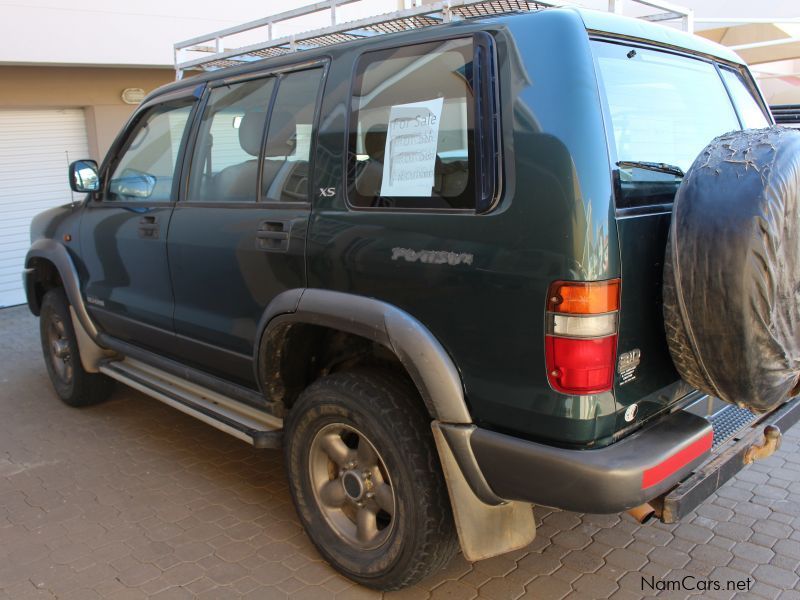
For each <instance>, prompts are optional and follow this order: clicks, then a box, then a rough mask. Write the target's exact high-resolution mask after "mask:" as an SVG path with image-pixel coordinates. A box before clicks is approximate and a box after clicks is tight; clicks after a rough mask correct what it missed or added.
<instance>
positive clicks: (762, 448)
mask: <svg viewBox="0 0 800 600" xmlns="http://www.w3.org/2000/svg"><path fill="white" fill-rule="evenodd" d="M780 447H781V430H780V429H778V428H777V427H775V426H774V425H767V426H766V427H765V428H764V439H763V440H762V441H761V444H753V445H752V446H750V447H749V448H748V449H747V451H746V452H745V453H744V464H746V465H751V464H753V463H754V462H756V461H757V460H761V459H762V458H767V457H770V456H772V455H773V454H774V453H775V451H776V450H777V449H778V448H780Z"/></svg>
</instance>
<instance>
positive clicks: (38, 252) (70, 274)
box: [24, 238, 98, 341]
mask: <svg viewBox="0 0 800 600" xmlns="http://www.w3.org/2000/svg"><path fill="white" fill-rule="evenodd" d="M37 259H40V260H46V261H48V262H50V263H51V264H52V265H53V266H54V267H55V268H56V270H57V271H58V274H59V276H60V277H61V283H62V285H63V286H64V293H66V295H67V299H68V300H69V303H70V305H71V306H72V308H73V310H74V311H75V314H76V315H77V317H78V320H79V321H80V323H81V325H82V326H83V328H84V329H85V330H86V333H87V334H88V335H89V337H90V338H91V339H92V340H93V341H94V340H96V339H97V333H98V332H97V327H95V324H94V322H93V321H92V319H91V317H90V316H89V313H88V312H87V310H86V304H85V303H84V301H83V296H82V295H81V287H80V279H79V278H78V271H77V269H76V268H75V263H74V262H73V261H72V258H71V257H70V255H69V252H68V251H67V249H66V248H65V247H64V246H63V245H62V244H59V243H58V242H56V241H55V240H52V239H47V238H40V239H38V240H36V241H34V242H33V244H31V247H30V250H28V254H27V255H26V256H25V272H24V277H25V292H26V293H27V295H28V306H29V307H30V308H31V311H34V309H35V307H37V306H38V301H37V300H36V298H35V290H34V280H33V278H34V277H35V265H36V261H37ZM32 294H33V295H34V296H33V298H32V296H31V295H32ZM34 314H37V313H36V312H34Z"/></svg>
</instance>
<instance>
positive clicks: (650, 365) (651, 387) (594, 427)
mask: <svg viewBox="0 0 800 600" xmlns="http://www.w3.org/2000/svg"><path fill="white" fill-rule="evenodd" d="M587 30H588V31H587ZM478 31H486V32H489V33H490V34H491V35H492V36H493V39H494V44H495V48H496V53H497V68H498V72H497V80H498V82H499V98H500V115H501V130H502V131H501V133H502V138H501V149H502V175H501V182H502V186H501V191H500V198H499V201H498V203H497V206H496V208H495V209H494V210H492V211H490V212H488V213H487V214H483V215H477V214H469V213H451V214H442V213H436V214H434V213H430V212H427V213H426V212H398V211H395V212H392V211H385V210H354V209H352V208H351V207H349V205H348V203H347V198H346V189H347V186H346V182H345V181H344V180H343V177H344V174H345V172H346V168H345V164H346V156H345V154H346V139H347V131H348V127H349V123H348V119H349V106H350V94H351V82H352V78H353V65H354V64H355V62H356V60H357V59H358V57H359V56H360V55H361V54H362V53H363V52H366V51H371V50H377V49H381V48H388V47H393V46H397V45H407V44H413V43H418V42H425V41H430V40H432V39H441V38H442V37H458V36H469V35H472V34H473V33H475V32H478ZM596 32H605V33H606V34H608V35H609V36H611V37H614V38H620V37H628V38H635V39H637V40H652V41H653V42H655V43H656V44H662V45H668V46H671V47H682V48H684V49H685V50H686V51H688V52H690V53H703V54H705V55H708V56H711V55H713V56H718V57H720V58H722V59H724V60H726V61H731V62H735V61H737V60H738V59H737V58H736V57H735V56H734V55H732V54H731V53H730V52H729V51H727V50H725V49H722V48H721V47H719V46H716V45H714V44H711V43H710V42H706V41H704V40H700V39H698V38H695V37H692V36H687V35H685V34H680V33H678V32H674V33H673V32H670V31H669V30H665V29H664V28H661V27H657V26H654V25H652V24H649V23H643V22H642V21H635V20H630V19H624V18H620V17H617V16H613V15H607V14H602V13H592V12H587V11H576V10H572V9H553V10H545V11H542V12H538V13H531V14H522V15H508V16H503V17H498V18H492V19H485V20H470V21H463V22H458V23H452V24H449V25H445V26H441V27H432V28H428V29H425V30H419V31H416V32H410V33H405V34H397V35H386V36H378V37H376V38H373V39H371V40H369V41H363V42H358V43H347V44H341V45H339V46H334V47H329V48H325V49H319V50H310V51H306V52H302V53H299V54H297V55H290V56H284V57H281V58H277V59H270V60H269V61H265V62H264V63H263V64H268V65H270V66H273V65H274V66H276V67H278V66H281V65H287V66H288V65H292V64H296V63H300V62H307V61H311V60H315V59H321V58H325V59H327V61H328V65H329V70H328V73H327V78H326V81H325V84H324V94H323V96H322V100H321V115H322V118H320V120H319V122H320V126H319V130H318V138H317V146H316V154H315V156H314V165H315V166H314V172H313V177H312V181H311V189H312V190H314V191H316V190H319V189H323V188H324V189H327V188H335V190H336V193H335V194H334V195H332V196H331V197H324V196H323V195H319V196H318V195H317V194H313V203H312V205H311V207H310V210H309V211H307V212H306V213H303V212H302V211H301V212H300V213H298V214H295V213H292V214H291V215H289V216H290V217H293V218H294V217H298V218H301V220H303V223H301V226H300V227H299V229H301V230H302V231H303V236H304V238H303V239H304V243H305V264H303V263H302V256H303V249H302V246H298V247H293V250H292V253H291V257H290V258H291V260H292V261H293V262H292V264H291V265H288V264H287V265H285V268H282V269H278V268H277V267H275V266H274V265H275V257H272V258H273V260H272V263H273V266H271V267H269V268H266V267H265V268H264V269H263V273H264V275H263V276H265V277H267V276H270V269H272V270H273V272H274V273H277V274H278V275H280V277H282V278H283V279H282V280H280V281H278V283H280V284H281V285H272V286H265V285H261V284H259V283H258V282H257V281H256V282H249V283H248V282H247V281H244V280H242V281H239V282H238V283H237V286H238V287H237V288H236V289H237V290H238V291H237V293H240V294H244V295H246V294H247V293H249V292H248V291H247V290H257V291H259V294H260V296H259V299H258V300H259V302H258V303H256V304H254V303H253V302H248V303H247V314H246V315H244V316H245V317H246V319H245V323H246V325H247V327H251V326H252V327H255V324H256V322H257V321H258V319H257V311H258V309H259V308H260V307H263V305H264V303H265V302H267V301H268V298H267V296H269V294H271V293H277V292H278V291H280V288H282V287H291V286H300V287H303V286H304V287H308V288H322V289H327V290H334V291H340V292H347V293H351V294H357V295H361V296H367V297H372V298H377V299H379V300H382V301H384V302H386V303H389V304H392V305H395V306H397V307H399V308H401V309H402V310H404V311H407V312H408V313H410V314H411V315H413V316H414V317H415V318H416V319H418V320H419V321H420V322H421V323H422V324H423V325H425V326H426V327H427V328H428V329H429V330H430V331H431V332H432V333H433V335H434V336H435V337H436V338H437V339H438V340H439V342H440V343H441V344H442V346H443V347H444V348H445V349H446V351H447V352H448V354H449V355H450V357H451V358H452V360H453V362H454V363H455V365H456V367H457V369H458V370H459V372H460V375H461V377H462V381H463V386H464V390H465V396H466V398H467V402H468V405H469V410H470V412H471V415H472V418H473V419H474V421H475V422H476V424H478V425H480V426H482V427H485V428H488V429H493V430H495V431H500V432H505V433H511V434H513V435H517V436H519V437H524V438H528V439H534V440H541V441H544V442H548V443H552V444H556V445H561V446H567V447H592V446H600V445H605V444H608V443H610V442H612V441H613V440H614V439H615V436H617V435H619V433H620V432H621V431H623V430H626V428H628V429H629V424H628V423H626V422H625V420H624V418H623V414H624V412H625V409H626V407H627V406H628V405H629V404H631V403H634V402H636V403H639V404H640V410H639V418H638V419H637V423H638V424H642V423H644V422H645V421H647V420H648V419H650V418H653V417H655V416H657V415H659V414H661V413H663V412H664V411H665V409H666V407H667V406H668V405H670V404H671V403H673V402H675V401H677V400H679V399H680V398H681V397H684V396H685V395H686V394H687V393H689V392H691V390H690V389H689V388H687V387H686V386H685V385H684V384H682V383H681V382H680V378H679V376H678V374H677V373H676V372H675V369H674V367H673V365H672V362H671V360H670V357H669V353H668V349H667V345H666V340H665V338H664V332H663V325H662V319H661V307H660V286H661V268H662V266H663V258H664V247H665V244H666V238H667V232H668V228H669V221H670V215H669V213H668V212H664V211H662V212H661V213H660V214H644V215H639V216H631V217H630V218H625V219H622V218H618V215H617V212H616V210H615V205H614V187H613V179H612V168H611V159H610V157H609V142H608V137H607V125H606V123H605V117H604V109H603V101H602V99H601V97H600V92H599V87H598V81H597V75H596V70H595V64H594V59H593V53H592V48H591V44H590V36H591V35H593V34H594V33H596ZM260 64H262V63H253V64H251V65H247V66H244V67H237V68H235V69H228V70H225V71H223V72H219V73H207V74H204V75H200V76H198V77H195V78H192V79H191V80H189V81H183V82H176V83H173V84H170V85H168V86H165V87H164V88H162V89H161V90H158V91H156V92H154V94H153V95H151V98H152V97H155V96H158V95H161V94H164V93H170V92H175V91H178V90H181V89H187V88H192V87H196V86H198V85H200V84H202V83H203V82H205V81H209V80H214V79H217V78H220V77H221V76H222V77H229V76H236V75H239V74H242V73H246V72H248V71H251V70H254V69H257V68H259V65H260ZM262 68H263V67H262ZM120 143H121V142H120V140H118V141H117V142H116V143H115V145H114V146H113V147H112V150H111V154H113V152H114V151H115V148H117V147H119V144H120ZM101 171H102V168H101ZM82 210H83V211H84V212H85V215H84V219H83V223H82V226H81V230H80V231H81V237H82V238H83V240H84V243H83V245H82V246H81V248H80V252H75V253H74V256H75V260H76V264H77V266H78V271H79V273H80V274H81V276H82V277H86V273H87V265H91V264H92V263H94V262H97V261H98V260H100V261H101V262H102V263H103V265H104V267H105V268H106V269H111V270H113V269H114V268H117V269H118V272H111V273H106V281H108V282H112V283H113V282H114V281H122V280H124V279H125V277H127V276H128V275H129V273H127V271H129V270H131V269H132V268H133V267H132V266H131V265H127V264H119V265H117V267H115V266H114V265H115V264H116V263H115V261H114V260H110V259H109V256H112V257H114V256H119V257H121V259H125V253H124V252H122V250H125V248H124V247H122V246H120V243H121V242H120V241H119V240H118V239H117V238H115V237H114V235H113V232H111V233H109V234H108V236H107V239H105V240H104V241H103V244H102V248H101V247H98V246H97V245H96V244H95V243H92V242H91V240H92V239H97V234H98V232H97V231H89V228H92V227H99V226H100V225H99V224H98V222H97V218H96V217H95V216H93V211H94V210H97V209H93V208H90V207H86V206H85V207H84V208H83V209H82ZM162 210H166V211H169V210H170V209H169V208H166V209H162ZM218 210H219V209H218V208H215V209H213V210H212V212H213V211H218ZM232 210H234V209H232ZM181 211H182V209H181V208H178V209H176V210H175V212H174V214H173V216H172V218H173V219H175V215H178V216H180V217H181V219H184V218H186V219H187V220H186V221H185V222H184V221H181V228H180V229H175V231H170V235H176V236H178V237H179V238H180V243H181V244H182V248H183V252H189V251H190V250H191V247H192V245H193V244H197V243H202V240H193V239H192V235H193V233H192V232H194V231H201V232H202V231H205V232H206V233H205V236H206V237H207V238H208V239H213V241H214V243H219V242H220V240H225V239H227V238H225V237H224V236H222V235H221V234H217V233H214V232H213V231H210V230H208V224H207V223H206V224H203V223H199V222H198V223H197V224H196V226H195V225H194V224H192V223H191V221H190V220H189V212H181ZM74 212H75V211H60V212H58V211H57V212H54V213H52V212H51V213H49V215H51V216H50V217H48V218H51V219H53V220H55V221H57V220H58V219H62V218H65V219H66V221H65V223H66V222H67V221H70V220H74V219H75V216H76V215H75V214H74ZM191 212H192V214H193V215H194V214H197V215H199V216H196V217H192V218H198V219H202V218H203V217H202V215H201V213H202V210H201V209H192V211H191ZM256 212H258V211H256ZM239 214H245V213H244V212H241V213H237V215H239ZM126 215H127V216H126ZM184 215H185V216H184ZM126 218H129V219H138V218H139V214H138V213H133V214H131V213H129V212H128V213H126V212H125V211H124V210H123V211H122V212H121V213H120V216H119V217H118V219H119V220H120V221H123V220H125V219H126ZM165 218H166V219H167V220H168V219H169V216H168V215H167V217H165ZM218 218H219V219H220V220H221V222H222V221H224V222H226V223H227V222H228V221H231V223H232V225H230V227H228V229H229V230H230V229H231V228H232V227H233V226H234V225H235V226H236V227H239V226H240V224H239V223H238V222H236V223H234V221H236V219H239V217H238V216H237V217H236V218H235V219H234V217H233V216H231V217H230V219H227V220H226V219H223V218H221V217H218ZM254 218H256V219H258V218H261V219H265V218H268V217H267V216H264V215H257V216H255V217H254ZM231 219H233V220H231ZM41 220H42V217H40V218H39V219H37V221H36V224H37V232H38V233H37V235H47V236H50V235H52V234H53V233H60V232H61V231H62V230H65V229H69V230H70V231H72V232H73V235H74V234H75V233H77V225H76V224H74V223H71V224H70V225H69V226H67V225H66V224H58V223H51V224H49V225H48V226H46V227H45V226H44V225H43V224H42V223H41V222H40V221H41ZM240 220H241V219H240ZM108 225H109V227H111V228H113V227H114V226H120V224H119V223H117V224H116V225H115V224H114V223H110V224H108ZM245 226H246V224H244V223H242V224H241V227H245ZM204 228H205V229H204ZM231 243H234V241H231ZM166 247H167V248H168V247H169V236H168V237H167V240H166ZM395 249H412V250H415V251H423V250H432V251H447V252H455V253H458V254H464V255H467V256H470V257H471V261H469V262H464V263H462V264H458V265H448V264H428V263H422V262H420V261H409V260H407V259H406V258H404V256H403V255H402V253H397V252H395ZM206 250H208V249H206ZM159 251H163V252H164V256H165V257H166V256H167V254H170V255H173V256H175V257H176V260H177V257H178V254H177V253H178V252H179V249H177V248H176V250H174V251H173V250H168V249H162V250H159ZM98 253H102V255H100V256H98ZM228 254H229V253H225V252H220V253H214V252H209V251H205V252H202V253H201V256H202V260H200V261H198V262H197V264H196V267H195V268H196V269H198V270H199V272H200V271H205V272H211V273H224V272H225V270H226V269H230V268H231V265H232V264H234V263H233V262H232V261H231V260H228V262H227V263H224V264H223V262H221V261H224V260H225V257H226V256H227V255H228ZM215 256H219V258H218V259H217V258H215ZM288 258H289V257H287V260H288ZM128 260H132V259H128ZM182 260H183V263H182V272H181V277H179V278H175V277H173V284H174V281H182V282H183V283H182V284H181V285H182V287H181V289H180V290H179V293H175V294H172V295H173V296H174V297H187V298H192V297H194V296H197V295H198V294H203V293H206V288H204V287H192V285H193V284H192V283H191V282H192V280H193V279H192V277H190V276H187V274H188V275H191V273H188V271H187V270H191V269H192V266H191V265H192V263H191V261H190V260H189V259H188V258H187V257H186V256H183V257H182ZM215 261H217V262H218V263H219V264H217V262H215ZM123 262H124V260H123ZM253 265H256V266H258V265H257V263H253ZM258 273H259V269H257V268H253V269H251V272H250V273H249V274H247V277H255V278H257V277H259V274H258ZM161 275H163V273H161ZM276 276H277V275H276ZM616 277H621V278H622V281H623V283H622V308H621V312H620V330H619V336H620V337H619V351H621V352H624V351H628V350H631V349H634V348H638V349H640V350H641V356H642V359H641V360H642V362H641V366H640V368H639V370H638V372H637V378H636V379H635V380H634V381H633V382H631V383H629V384H626V385H624V386H621V385H619V382H617V384H616V385H615V388H614V389H613V390H612V391H610V392H606V393H603V394H597V395H593V396H566V395H563V394H560V393H557V392H555V391H553V389H551V387H550V385H549V384H548V381H547V374H546V372H545V356H544V353H545V351H544V338H545V302H546V296H547V289H548V286H549V285H550V283H551V282H553V281H555V280H589V281H595V280H604V279H611V278H616ZM284 280H285V281H284ZM161 283H163V281H162V282H161ZM284 284H285V285H284ZM97 285H98V282H97V281H83V282H82V288H83V291H84V294H86V292H87V290H88V291H91V290H92V289H95V288H96V286H97ZM265 294H266V295H265ZM167 296H168V294H166V293H165V296H164V297H167ZM117 297H119V294H118V295H117ZM130 302H133V301H130ZM130 302H129V305H130ZM206 304H208V306H210V307H212V308H214V307H216V309H218V314H215V315H214V323H197V324H194V325H193V324H192V323H191V322H183V321H186V319H190V318H191V317H190V316H189V315H190V313H188V312H186V313H183V314H182V316H181V319H182V322H181V324H180V327H181V331H182V332H184V333H185V334H186V335H189V336H191V335H192V332H193V331H195V332H197V331H199V332H201V333H202V334H203V335H200V334H198V336H199V337H202V338H203V339H202V341H203V342H204V343H205V344H211V343H213V342H214V339H215V335H214V331H218V332H221V333H220V335H219V336H217V337H219V339H220V346H221V349H222V351H225V352H229V353H232V357H231V361H237V360H238V361H240V362H241V360H246V356H245V354H244V353H245V352H246V350H247V348H246V345H243V340H247V341H248V343H252V333H254V331H255V330H253V331H249V330H248V332H245V333H242V332H241V331H240V330H237V329H235V328H239V329H240V328H241V327H242V322H243V320H242V319H243V314H242V311H241V310H238V309H237V308H236V307H232V306H231V305H230V303H229V302H217V303H212V302H210V301H209V302H206ZM226 307H227V308H226ZM111 308H113V306H111ZM139 308H140V309H141V310H142V311H145V312H147V311H148V310H150V313H157V316H158V318H157V319H155V320H154V321H151V323H150V324H151V325H153V324H155V325H157V326H159V327H161V328H162V329H166V330H169V331H168V333H169V334H170V335H174V334H175V330H174V328H175V323H174V322H173V323H172V326H171V327H170V326H169V325H165V323H164V315H165V314H167V315H168V314H169V312H168V311H166V312H165V311H164V310H161V309H159V310H157V311H155V310H151V309H148V307H147V306H141V307H139ZM226 310H229V311H230V312H229V314H225V311H226ZM176 314H177V313H176ZM127 316H128V317H131V318H133V319H134V320H135V319H137V318H139V316H140V315H139V316H137V314H135V313H134V314H129V315H127ZM226 323H228V325H227V327H228V330H227V331H226V330H225V328H226ZM234 324H235V325H234ZM248 335H250V338H248ZM144 337H146V336H144ZM150 339H152V338H150ZM233 354H235V356H233ZM178 358H181V357H180V356H178ZM184 358H185V359H186V360H187V362H190V360H189V358H187V357H184ZM191 362H194V363H196V362H197V361H195V360H192V361H191ZM221 364H223V363H219V362H218V363H216V364H215V365H212V366H208V367H207V368H208V369H209V370H211V371H215V373H216V374H218V375H219V374H223V375H224V374H225V371H226V369H225V367H224V366H220V365H221ZM245 366H246V365H241V364H240V365H239V366H238V367H237V368H235V369H234V368H233V367H231V368H230V369H229V370H228V371H227V374H228V376H229V377H230V378H231V379H232V380H236V381H237V382H239V383H244V384H249V385H251V386H254V381H252V380H250V381H248V380H247V375H246V372H247V369H246V368H245ZM243 373H244V375H243Z"/></svg>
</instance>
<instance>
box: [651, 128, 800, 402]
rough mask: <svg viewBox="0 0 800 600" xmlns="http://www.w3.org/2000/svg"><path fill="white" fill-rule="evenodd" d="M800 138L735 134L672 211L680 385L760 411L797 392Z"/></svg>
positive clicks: (686, 182)
mask: <svg viewBox="0 0 800 600" xmlns="http://www.w3.org/2000/svg"><path fill="white" fill-rule="evenodd" d="M798 286H800V131H794V130H790V129H786V128H782V127H770V128H767V129H755V130H747V131H738V132H734V133H729V134H726V135H723V136H720V137H718V138H716V139H715V140H714V141H712V142H711V143H710V144H709V145H708V146H706V148H705V149H704V150H703V151H702V152H701V153H700V155H699V156H698V157H697V159H696V160H695V162H694V164H693V165H692V167H691V168H690V169H689V171H688V173H687V174H686V176H685V177H684V179H683V182H682V183H681V186H680V188H679V189H678V193H677V195H676V196H675V202H674V205H673V209H672V224H671V227H670V233H669V241H668V242H667V250H666V258H665V262H664V288H663V291H664V326H665V328H666V333H667V340H668V343H669V349H670V353H671V355H672V359H673V362H674V363H675V366H676V368H677V369H678V372H679V373H680V375H681V377H683V379H684V380H685V381H687V382H688V383H690V384H691V385H693V386H694V387H696V388H698V389H700V390H702V391H704V392H706V393H708V394H711V395H714V396H717V397H719V398H721V399H722V400H725V401H726V402H730V403H733V404H737V405H739V406H741V407H744V408H748V409H750V410H752V411H755V412H765V411H769V410H772V409H773V408H775V407H776V406H778V405H779V404H781V403H782V402H784V401H785V400H787V399H788V398H790V397H791V396H793V395H795V394H796V393H798V390H797V389H796V388H797V385H798V378H800V290H799V289H798Z"/></svg>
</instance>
